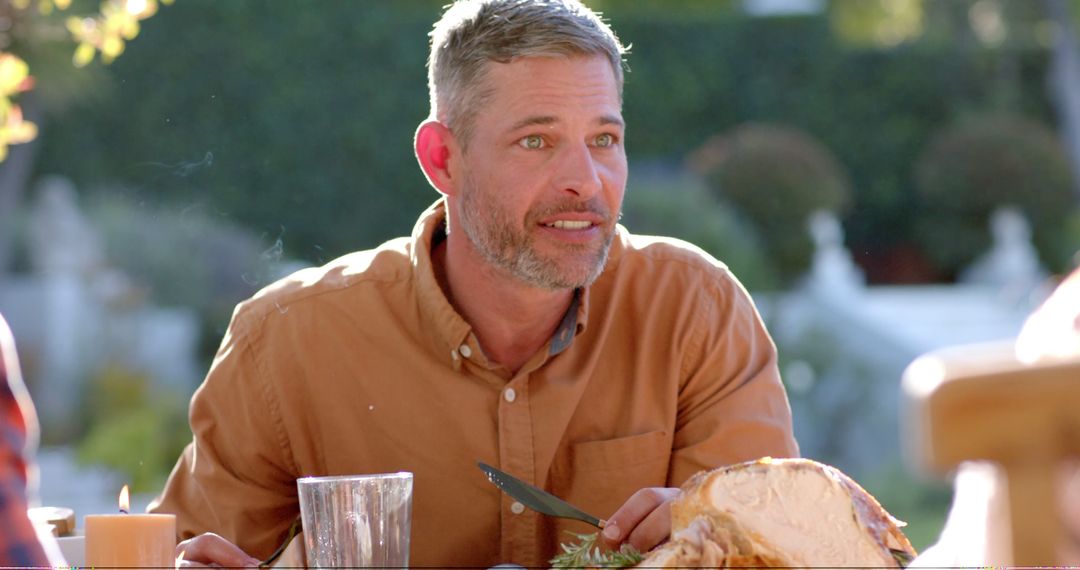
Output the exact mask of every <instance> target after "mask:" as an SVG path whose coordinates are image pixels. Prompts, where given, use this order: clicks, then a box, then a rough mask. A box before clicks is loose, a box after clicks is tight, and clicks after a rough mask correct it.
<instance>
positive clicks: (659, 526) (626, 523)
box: [600, 487, 679, 553]
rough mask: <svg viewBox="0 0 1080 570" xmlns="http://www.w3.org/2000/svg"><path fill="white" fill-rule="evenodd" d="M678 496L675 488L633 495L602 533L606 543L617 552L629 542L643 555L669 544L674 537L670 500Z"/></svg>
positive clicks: (612, 517) (657, 489)
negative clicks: (664, 542) (671, 536)
mask: <svg viewBox="0 0 1080 570" xmlns="http://www.w3.org/2000/svg"><path fill="white" fill-rule="evenodd" d="M678 494H679V490H678V489H676V488H673V487H649V488H646V489H642V490H640V491H638V492H637V493H634V495H633V496H632V497H630V499H629V500H628V501H626V502H625V503H623V506H621V507H619V510H617V511H615V514H613V515H611V518H609V519H608V520H607V525H606V526H604V532H602V533H600V536H601V538H602V539H603V541H604V543H605V544H606V545H607V546H608V547H609V548H613V549H617V548H618V547H619V545H620V544H622V543H624V542H629V543H630V545H631V546H633V547H634V548H636V549H638V550H639V551H640V552H643V553H644V552H648V551H649V550H651V549H652V548H653V547H654V546H656V545H657V544H660V543H661V542H663V541H665V540H667V538H668V535H669V534H670V533H671V500H672V499H674V498H675V496H676V495H678Z"/></svg>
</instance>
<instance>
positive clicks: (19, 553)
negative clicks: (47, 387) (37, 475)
mask: <svg viewBox="0 0 1080 570" xmlns="http://www.w3.org/2000/svg"><path fill="white" fill-rule="evenodd" d="M35 426H36V422H35V420H34V409H33V406H32V405H31V403H30V398H29V396H28V395H27V393H26V390H25V389H24V388H23V384H22V379H21V376H20V375H19V362H18V360H17V359H16V358H15V341H14V339H13V338H12V336H11V331H10V330H9V329H8V326H7V323H6V322H5V321H4V318H3V316H0V568H5V567H13V566H37V567H48V566H49V559H48V558H47V557H46V555H45V551H44V549H43V548H42V546H41V543H40V542H39V541H38V536H37V533H36V532H35V531H34V527H33V525H32V524H31V523H30V519H28V518H27V517H26V480H27V465H26V459H25V453H26V449H27V447H28V442H33V441H34V439H35V437H36V432H35Z"/></svg>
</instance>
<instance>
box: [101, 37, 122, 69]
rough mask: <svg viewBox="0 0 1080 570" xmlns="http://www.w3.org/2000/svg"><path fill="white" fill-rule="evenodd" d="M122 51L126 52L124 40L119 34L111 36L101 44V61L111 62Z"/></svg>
mask: <svg viewBox="0 0 1080 570" xmlns="http://www.w3.org/2000/svg"><path fill="white" fill-rule="evenodd" d="M122 53H124V40H122V39H120V38H119V37H117V36H109V37H107V38H105V41H104V42H102V44H101V61H103V62H105V63H111V62H112V60H114V59H116V57H117V56H118V55H120V54H122Z"/></svg>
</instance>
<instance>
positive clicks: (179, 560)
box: [176, 550, 184, 570]
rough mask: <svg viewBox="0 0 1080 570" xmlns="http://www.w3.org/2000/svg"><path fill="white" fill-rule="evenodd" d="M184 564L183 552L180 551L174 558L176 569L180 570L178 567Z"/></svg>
mask: <svg viewBox="0 0 1080 570" xmlns="http://www.w3.org/2000/svg"><path fill="white" fill-rule="evenodd" d="M183 563H184V551H183V550H181V551H180V554H178V555H177V556H176V569H177V570H180V566H181V565H182V564H183Z"/></svg>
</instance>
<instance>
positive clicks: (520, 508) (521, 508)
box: [510, 501, 525, 515]
mask: <svg viewBox="0 0 1080 570" xmlns="http://www.w3.org/2000/svg"><path fill="white" fill-rule="evenodd" d="M510 512H512V513H514V514H515V515H520V514H521V513H523V512H525V505H523V504H521V503H519V502H517V501H514V503H513V504H512V505H510Z"/></svg>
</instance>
